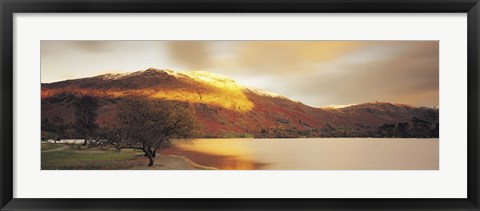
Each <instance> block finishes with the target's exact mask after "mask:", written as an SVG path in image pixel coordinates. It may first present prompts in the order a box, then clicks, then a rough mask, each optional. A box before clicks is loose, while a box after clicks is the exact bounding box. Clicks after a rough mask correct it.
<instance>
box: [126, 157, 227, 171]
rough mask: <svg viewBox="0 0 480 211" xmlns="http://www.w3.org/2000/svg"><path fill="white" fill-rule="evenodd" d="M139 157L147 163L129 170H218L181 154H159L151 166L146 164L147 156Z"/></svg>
mask: <svg viewBox="0 0 480 211" xmlns="http://www.w3.org/2000/svg"><path fill="white" fill-rule="evenodd" d="M137 159H141V160H145V163H143V165H139V166H135V167H133V168H130V169H129V170H218V169H217V168H214V167H209V166H202V165H200V164H197V163H195V162H193V161H192V160H190V159H188V158H187V157H185V156H180V155H157V157H156V158H155V163H154V164H153V166H151V167H148V166H147V165H146V163H147V161H148V159H147V158H145V157H138V158H137Z"/></svg>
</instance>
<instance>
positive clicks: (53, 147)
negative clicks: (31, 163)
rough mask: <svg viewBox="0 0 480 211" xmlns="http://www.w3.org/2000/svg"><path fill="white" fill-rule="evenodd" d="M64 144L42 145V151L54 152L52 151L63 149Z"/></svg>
mask: <svg viewBox="0 0 480 211" xmlns="http://www.w3.org/2000/svg"><path fill="white" fill-rule="evenodd" d="M63 146H64V145H63V144H50V143H49V144H42V151H43V150H52V149H58V148H61V147H63Z"/></svg>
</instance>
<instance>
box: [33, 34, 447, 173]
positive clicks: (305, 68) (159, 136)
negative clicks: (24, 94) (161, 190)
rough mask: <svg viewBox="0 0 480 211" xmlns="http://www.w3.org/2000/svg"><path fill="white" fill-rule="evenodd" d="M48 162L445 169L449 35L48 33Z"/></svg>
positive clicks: (53, 166)
mask: <svg viewBox="0 0 480 211" xmlns="http://www.w3.org/2000/svg"><path fill="white" fill-rule="evenodd" d="M40 121H41V143H40V145H41V147H40V150H41V169H42V170H438V169H439V43H438V41H46V40H44V41H41V120H40Z"/></svg>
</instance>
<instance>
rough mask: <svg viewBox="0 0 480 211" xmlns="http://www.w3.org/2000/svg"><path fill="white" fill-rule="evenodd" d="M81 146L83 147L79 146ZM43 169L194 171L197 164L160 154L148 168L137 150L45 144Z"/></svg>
mask: <svg viewBox="0 0 480 211" xmlns="http://www.w3.org/2000/svg"><path fill="white" fill-rule="evenodd" d="M78 147H80V149H78ZM41 162H42V170H128V169H132V170H167V169H176V170H182V169H183V170H195V169H207V168H206V167H201V166H196V165H195V164H194V163H193V162H191V161H189V160H188V159H186V158H184V157H181V156H174V155H168V156H162V155H160V156H157V158H156V163H155V165H154V166H152V167H147V165H146V164H147V163H148V159H147V158H145V157H144V156H143V153H142V152H140V151H138V150H122V151H120V152H117V151H115V150H100V149H97V148H90V149H88V148H86V147H84V146H79V145H75V144H42V161H41Z"/></svg>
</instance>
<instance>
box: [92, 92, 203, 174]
mask: <svg viewBox="0 0 480 211" xmlns="http://www.w3.org/2000/svg"><path fill="white" fill-rule="evenodd" d="M118 107H119V109H118V111H117V115H116V119H115V120H114V121H113V122H111V123H110V124H107V125H105V126H104V127H102V128H101V129H100V132H99V136H100V137H99V138H100V139H101V143H104V144H107V145H110V146H113V147H115V148H116V149H118V150H121V149H139V150H142V151H143V152H144V153H145V156H146V157H148V159H149V163H148V166H152V165H153V164H154V159H155V156H156V154H157V150H159V149H165V148H168V147H170V146H171V145H172V142H173V141H174V140H185V139H188V138H190V137H192V136H193V133H194V131H195V128H196V123H195V119H194V117H193V113H192V112H191V110H189V109H188V108H186V107H184V106H183V105H180V104H175V103H168V102H161V101H152V100H146V99H126V100H124V101H123V102H120V103H119V105H118Z"/></svg>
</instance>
